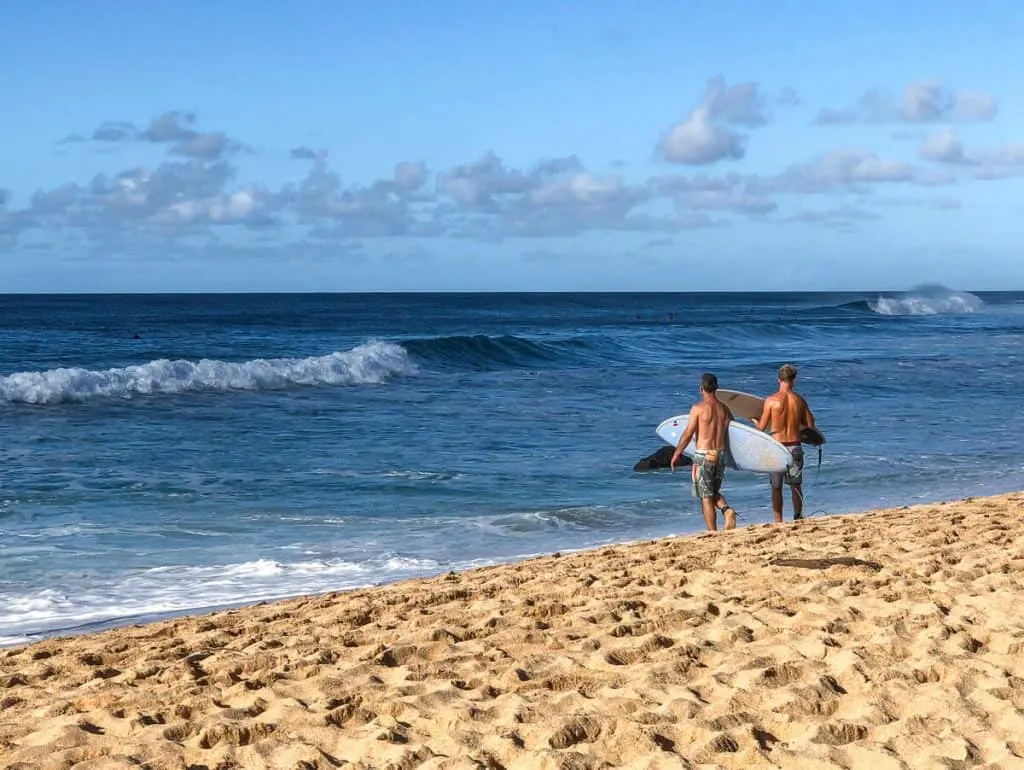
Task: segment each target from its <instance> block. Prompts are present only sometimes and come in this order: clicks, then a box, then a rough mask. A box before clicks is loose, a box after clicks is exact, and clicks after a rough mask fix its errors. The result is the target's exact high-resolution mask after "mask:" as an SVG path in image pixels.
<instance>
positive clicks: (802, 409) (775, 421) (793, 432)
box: [752, 364, 814, 524]
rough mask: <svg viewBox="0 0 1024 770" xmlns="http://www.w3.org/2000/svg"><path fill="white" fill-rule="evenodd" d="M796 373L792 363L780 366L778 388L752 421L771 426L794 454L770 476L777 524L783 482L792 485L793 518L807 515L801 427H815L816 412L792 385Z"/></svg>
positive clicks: (795, 519) (773, 432) (796, 519)
mask: <svg viewBox="0 0 1024 770" xmlns="http://www.w3.org/2000/svg"><path fill="white" fill-rule="evenodd" d="M796 373H797V369H796V367H795V366H793V364H783V365H782V366H780V367H779V374H778V381H779V389H778V390H777V391H776V392H775V393H772V395H770V396H768V398H766V399H765V400H764V406H763V407H762V409H761V416H760V417H759V418H757V419H755V420H753V421H752V422H753V423H754V425H755V426H757V429H758V430H762V431H763V430H768V431H769V432H770V433H771V435H772V436H773V437H774V438H775V439H776V440H777V441H778V442H779V443H780V444H782V445H783V446H785V447H786V448H787V449H789V453H790V454H791V455H792V456H793V462H792V463H791V464H790V466H789V469H788V470H786V471H785V472H784V473H771V474H769V476H768V478H769V480H770V481H771V487H772V512H773V513H774V514H775V522H776V523H777V524H781V523H782V483H783V482H785V483H786V484H788V485H789V488H790V491H791V493H792V496H793V520H794V521H798V520H800V519H802V518H803V517H804V493H803V472H804V448H803V446H802V445H801V443H800V431H801V429H803V428H805V427H807V428H813V427H814V413H813V412H812V411H811V408H810V407H809V406H808V405H807V401H805V400H804V397H803V396H801V395H800V394H799V393H797V392H796V391H795V390H794V389H793V384H794V383H795V382H796Z"/></svg>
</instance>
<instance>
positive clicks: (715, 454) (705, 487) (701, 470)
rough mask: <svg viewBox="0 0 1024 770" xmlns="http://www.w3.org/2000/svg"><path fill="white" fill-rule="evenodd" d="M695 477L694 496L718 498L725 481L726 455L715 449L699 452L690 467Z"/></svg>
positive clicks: (694, 455) (695, 453) (694, 456)
mask: <svg viewBox="0 0 1024 770" xmlns="http://www.w3.org/2000/svg"><path fill="white" fill-rule="evenodd" d="M690 468H691V474H692V477H693V496H694V497H696V498H698V499H703V498H705V497H713V498H717V497H718V494H719V492H720V491H721V489H722V481H724V480H725V454H724V452H719V451H716V450H714V449H711V450H707V451H704V450H698V451H697V452H694V454H693V465H692V466H690Z"/></svg>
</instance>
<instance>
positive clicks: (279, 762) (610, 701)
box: [0, 492, 1024, 768]
mask: <svg viewBox="0 0 1024 770" xmlns="http://www.w3.org/2000/svg"><path fill="white" fill-rule="evenodd" d="M1021 514H1024V493H1021V492H1011V493H1004V494H1000V495H993V496H988V497H976V498H966V499H963V500H953V501H945V502H935V503H920V504H915V505H913V506H901V507H898V508H888V509H878V510H870V511H864V512H858V513H844V514H831V515H828V516H815V517H811V518H809V519H807V520H805V521H803V522H800V523H793V522H791V521H788V520H787V521H786V522H785V523H784V524H782V525H771V524H749V525H745V526H743V527H742V528H737V529H736V530H733V531H724V530H719V531H718V532H715V533H708V532H696V533H690V534H683V535H677V536H672V537H665V538H661V539H657V540H649V539H645V540H637V541H632V542H630V543H618V544H614V545H605V546H598V547H596V548H589V549H585V550H579V551H574V552H572V553H569V552H565V553H561V554H557V553H556V554H549V555H542V556H537V557H533V558H529V559H526V560H522V561H516V562H509V563H503V564H498V565H493V566H486V567H477V568H473V569H469V570H465V571H461V572H449V573H446V574H439V575H436V576H433V577H424V578H413V579H407V580H403V581H400V582H395V583H386V584H382V585H376V586H373V587H368V588H356V589H346V590H344V591H334V592H328V593H321V594H316V595H303V596H296V597H292V598H287V599H279V600H274V601H270V602H268V601H264V602H259V603H255V604H248V603H246V604H244V605H241V606H238V607H235V608H221V609H217V610H213V611H209V612H202V613H194V612H190V613H189V614H187V615H175V616H174V617H171V618H166V619H162V620H156V621H154V622H150V623H145V624H139V623H134V624H131V625H117V626H114V627H111V628H107V629H104V630H98V631H94V632H91V633H87V634H81V635H73V636H48V637H46V638H44V639H40V640H38V641H34V642H31V643H29V644H24V645H12V646H8V647H3V648H0V764H5V766H6V765H7V764H13V763H17V762H21V763H24V764H23V765H22V766H24V767H44V766H47V767H48V766H49V764H48V763H51V762H53V763H56V762H61V761H62V762H65V764H64V765H61V766H68V763H69V762H85V761H86V760H90V759H92V760H96V762H99V763H103V762H107V763H110V764H97V765H96V766H97V767H99V766H103V767H106V766H112V767H113V766H116V767H121V766H123V767H129V766H132V765H133V763H134V764H136V765H137V764H139V763H143V764H147V765H148V766H151V767H181V766H187V765H189V764H198V765H207V766H210V767H214V766H221V767H225V768H226V767H295V766H304V767H316V768H326V767H339V766H348V765H346V764H345V763H346V762H347V763H352V766H354V767H365V768H370V767H385V766H388V763H395V766H399V764H400V763H403V762H404V763H405V764H404V765H401V766H404V767H423V768H442V767H443V768H456V767H459V768H461V767H467V768H468V767H475V766H481V767H506V768H513V767H515V768H520V767H522V768H525V767H552V768H555V767H563V766H572V767H594V768H596V767H601V766H615V767H618V766H623V767H625V766H630V767H637V768H639V767H686V766H688V763H701V762H706V763H711V764H713V765H716V766H721V767H838V766H842V765H843V764H844V763H846V766H850V763H852V764H853V765H855V766H860V764H861V763H873V764H877V765H878V767H879V768H883V767H900V766H906V765H901V762H902V763H908V764H909V766H914V767H917V766H931V765H932V764H935V765H936V766H941V759H942V758H943V757H944V758H946V759H948V760H950V761H951V762H953V763H956V762H960V761H967V760H970V761H971V762H976V763H981V762H1011V763H1012V762H1015V761H1022V762H1024V759H1017V758H1018V757H1024V742H1022V740H1024V739H1017V738H1016V737H1014V736H1016V735H1021V734H1024V732H1022V730H1024V716H1022V714H1021V712H1020V711H1018V708H1020V709H1024V621H1021V620H1018V619H1017V618H1018V616H1019V613H1017V612H1016V611H1015V610H1014V607H1015V603H1016V602H1017V601H1018V600H1019V598H1020V595H1021V593H1022V590H1021V589H1022V586H1024V583H1022V582H1021V581H1022V580H1024V519H1022V518H1021ZM301 763H306V764H305V765H302V764H301ZM474 763H475V764H474ZM566 763H569V764H566ZM573 763H575V764H573ZM602 763H605V764H602ZM946 764H947V765H948V764H949V763H948V762H947V763H946Z"/></svg>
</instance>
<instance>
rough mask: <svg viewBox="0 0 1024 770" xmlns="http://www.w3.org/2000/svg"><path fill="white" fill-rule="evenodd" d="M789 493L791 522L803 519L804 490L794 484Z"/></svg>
mask: <svg viewBox="0 0 1024 770" xmlns="http://www.w3.org/2000/svg"><path fill="white" fill-rule="evenodd" d="M790 491H791V492H792V493H793V521H796V520H797V519H802V518H803V517H804V490H803V487H802V486H801V485H800V484H794V485H793V486H792V487H791V488H790ZM781 496H782V495H779V497H781Z"/></svg>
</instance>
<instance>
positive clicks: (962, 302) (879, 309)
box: [868, 286, 985, 316]
mask: <svg viewBox="0 0 1024 770" xmlns="http://www.w3.org/2000/svg"><path fill="white" fill-rule="evenodd" d="M868 307H870V308H871V309H872V310H873V311H874V312H876V313H878V314H879V315H916V316H921V315H956V314H962V313H977V312H978V311H979V310H981V309H982V308H984V307H985V303H984V302H983V301H982V300H981V298H980V297H977V296H975V295H974V294H971V293H970V292H967V291H950V290H949V289H946V288H944V287H941V286H925V287H921V288H920V289H915V290H914V291H910V292H907V293H906V294H904V295H902V296H899V297H879V298H878V299H876V300H873V301H869V302H868Z"/></svg>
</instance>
